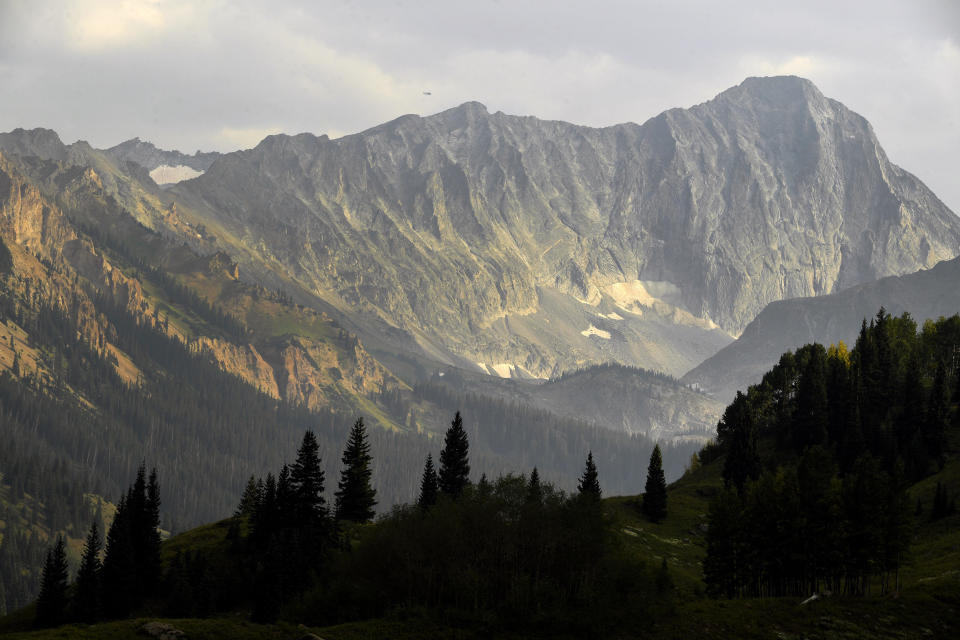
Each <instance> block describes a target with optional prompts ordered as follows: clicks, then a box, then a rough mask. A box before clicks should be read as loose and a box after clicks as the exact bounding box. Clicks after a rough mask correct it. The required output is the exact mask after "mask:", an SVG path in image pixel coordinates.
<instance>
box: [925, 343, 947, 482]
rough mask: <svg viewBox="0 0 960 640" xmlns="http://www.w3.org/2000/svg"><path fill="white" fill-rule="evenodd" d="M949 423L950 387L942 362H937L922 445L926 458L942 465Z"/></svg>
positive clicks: (939, 465)
mask: <svg viewBox="0 0 960 640" xmlns="http://www.w3.org/2000/svg"><path fill="white" fill-rule="evenodd" d="M949 425H950V388H949V387H948V386H947V372H946V368H945V367H944V366H943V362H942V361H941V362H938V363H937V370H936V373H935V375H934V377H933V387H932V388H931V389H930V401H929V403H928V404H927V411H926V415H925V416H924V420H923V426H922V434H921V436H922V438H923V446H924V448H925V449H926V454H927V459H928V460H931V461H933V462H935V463H936V465H937V467H938V468H940V467H942V466H943V463H944V461H945V459H946V453H947V452H946V449H947V429H948V428H949Z"/></svg>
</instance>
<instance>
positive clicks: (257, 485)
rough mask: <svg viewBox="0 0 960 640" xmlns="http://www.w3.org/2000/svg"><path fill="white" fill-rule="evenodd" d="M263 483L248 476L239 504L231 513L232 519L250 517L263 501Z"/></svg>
mask: <svg viewBox="0 0 960 640" xmlns="http://www.w3.org/2000/svg"><path fill="white" fill-rule="evenodd" d="M262 493H263V481H262V480H261V481H259V482H258V481H257V479H256V478H255V477H254V476H250V478H249V479H248V480H247V485H246V487H244V489H243V495H242V496H240V504H238V505H237V510H236V511H234V512H233V515H234V517H240V516H246V517H252V516H253V514H254V512H256V510H257V506H258V505H259V504H260V500H262V499H263V495H262Z"/></svg>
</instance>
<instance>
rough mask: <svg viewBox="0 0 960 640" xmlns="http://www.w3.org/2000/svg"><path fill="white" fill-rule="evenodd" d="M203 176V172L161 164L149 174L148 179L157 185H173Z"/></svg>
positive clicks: (183, 166) (180, 166) (180, 165)
mask: <svg viewBox="0 0 960 640" xmlns="http://www.w3.org/2000/svg"><path fill="white" fill-rule="evenodd" d="M200 175H203V171H197V170H196V169H194V168H192V167H188V166H186V165H182V164H178V165H177V166H175V167H171V166H170V165H168V164H162V165H160V166H159V167H157V168H156V169H154V170H153V171H151V172H150V177H151V178H152V179H153V181H154V182H156V183H157V184H173V183H175V182H180V181H182V180H190V179H192V178H196V177H197V176H200Z"/></svg>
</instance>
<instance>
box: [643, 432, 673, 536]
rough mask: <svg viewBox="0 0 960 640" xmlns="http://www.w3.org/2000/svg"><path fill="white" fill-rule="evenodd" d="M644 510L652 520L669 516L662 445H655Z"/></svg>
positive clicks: (648, 474) (656, 520)
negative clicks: (661, 451)
mask: <svg viewBox="0 0 960 640" xmlns="http://www.w3.org/2000/svg"><path fill="white" fill-rule="evenodd" d="M643 512H644V514H646V516H647V518H649V519H650V520H651V521H652V522H661V521H662V520H663V519H664V518H666V517H667V480H666V478H665V477H664V475H663V456H662V455H661V453H660V445H659V444H658V445H656V446H654V447H653V453H651V454H650V464H649V466H648V467H647V484H646V485H645V486H644V489H643Z"/></svg>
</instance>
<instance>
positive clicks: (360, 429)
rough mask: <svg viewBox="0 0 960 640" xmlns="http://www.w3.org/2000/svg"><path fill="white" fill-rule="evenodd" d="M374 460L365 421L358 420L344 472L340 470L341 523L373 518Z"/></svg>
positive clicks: (346, 451)
mask: <svg viewBox="0 0 960 640" xmlns="http://www.w3.org/2000/svg"><path fill="white" fill-rule="evenodd" d="M372 460H373V458H372V457H371V455H370V444H369V443H368V442H367V433H366V430H365V428H364V425H363V418H358V419H357V421H356V422H355V423H354V424H353V428H352V429H351V430H350V438H349V440H348V441H347V447H346V449H344V451H343V457H342V458H341V459H340V462H341V463H342V464H343V469H342V470H341V471H340V482H339V483H337V492H336V517H337V519H338V520H350V521H353V522H369V521H370V520H371V519H372V518H373V507H374V505H376V504H377V498H376V496H377V492H376V491H375V490H374V488H373V487H372V486H371V484H370V480H371V477H372V475H373V471H372V470H371V468H370V462H371V461H372Z"/></svg>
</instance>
